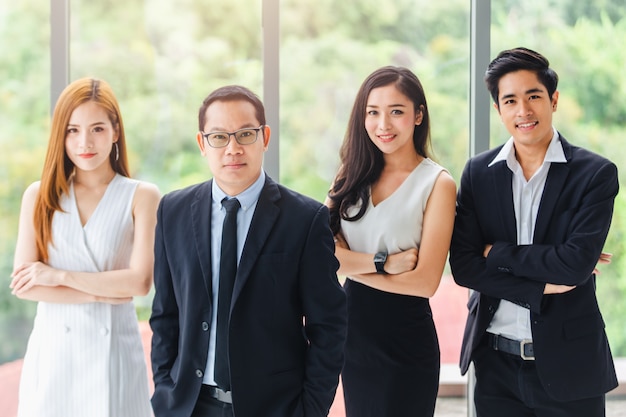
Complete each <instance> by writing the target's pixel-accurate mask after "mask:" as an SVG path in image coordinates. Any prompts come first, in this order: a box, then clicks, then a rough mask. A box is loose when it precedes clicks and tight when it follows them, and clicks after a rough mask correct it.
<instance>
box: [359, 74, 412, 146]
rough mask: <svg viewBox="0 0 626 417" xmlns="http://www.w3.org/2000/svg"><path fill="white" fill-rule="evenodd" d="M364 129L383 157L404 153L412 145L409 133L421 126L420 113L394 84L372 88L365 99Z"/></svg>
mask: <svg viewBox="0 0 626 417" xmlns="http://www.w3.org/2000/svg"><path fill="white" fill-rule="evenodd" d="M365 111H366V114H365V130H366V131H367V133H368V135H369V137H370V140H371V141H372V142H374V144H375V145H376V146H377V147H378V149H380V150H381V152H383V153H384V154H393V153H395V152H398V151H403V152H404V151H406V150H407V148H411V149H412V150H413V151H414V149H415V148H414V146H413V130H414V129H415V126H416V125H419V124H420V123H422V115H423V113H422V111H421V110H420V111H418V112H416V111H415V107H414V105H413V101H411V100H410V99H409V98H408V97H407V96H405V95H404V94H403V93H401V92H400V91H399V90H398V89H397V88H396V86H395V85H394V84H390V85H386V86H383V87H378V88H374V89H373V90H372V91H371V92H370V94H369V96H368V98H367V106H366V110H365Z"/></svg>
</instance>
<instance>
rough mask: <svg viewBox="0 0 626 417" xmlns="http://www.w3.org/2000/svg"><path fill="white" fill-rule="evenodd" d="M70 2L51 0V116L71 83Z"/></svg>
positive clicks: (67, 0) (66, 0)
mask: <svg viewBox="0 0 626 417" xmlns="http://www.w3.org/2000/svg"><path fill="white" fill-rule="evenodd" d="M69 28H70V5H69V0H50V114H52V112H53V111H54V106H55V104H56V102H57V99H58V98H59V95H60V94H61V92H62V91H63V89H64V88H65V87H66V86H67V84H68V82H69V73H70V71H69V70H70V68H69V65H70V64H69V57H70V52H69V49H70V29H69Z"/></svg>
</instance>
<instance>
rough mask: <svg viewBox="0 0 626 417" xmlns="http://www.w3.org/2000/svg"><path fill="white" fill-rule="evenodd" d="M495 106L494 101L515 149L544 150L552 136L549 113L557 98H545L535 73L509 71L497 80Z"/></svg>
mask: <svg viewBox="0 0 626 417" xmlns="http://www.w3.org/2000/svg"><path fill="white" fill-rule="evenodd" d="M498 89H499V95H498V102H499V105H497V104H494V107H495V108H496V110H498V113H499V114H500V119H501V120H502V123H503V124H504V126H505V127H506V129H507V130H508V131H509V133H510V134H511V136H512V137H513V140H514V141H515V146H516V149H519V148H520V147H524V148H527V149H532V148H539V149H547V147H548V145H549V143H550V140H551V139H552V134H553V132H552V113H554V112H555V111H556V106H557V102H558V98H559V93H558V91H555V92H554V94H553V95H552V98H550V97H549V95H548V91H547V89H546V87H545V86H544V85H543V84H542V83H541V82H540V81H539V79H538V78H537V75H536V73H534V72H532V71H527V70H520V71H515V72H510V73H508V74H506V75H504V76H503V77H502V78H501V79H500V81H499V83H498Z"/></svg>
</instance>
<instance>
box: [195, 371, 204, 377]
mask: <svg viewBox="0 0 626 417" xmlns="http://www.w3.org/2000/svg"><path fill="white" fill-rule="evenodd" d="M196 376H197V377H198V378H202V377H203V376H204V373H203V372H202V371H201V370H200V369H196Z"/></svg>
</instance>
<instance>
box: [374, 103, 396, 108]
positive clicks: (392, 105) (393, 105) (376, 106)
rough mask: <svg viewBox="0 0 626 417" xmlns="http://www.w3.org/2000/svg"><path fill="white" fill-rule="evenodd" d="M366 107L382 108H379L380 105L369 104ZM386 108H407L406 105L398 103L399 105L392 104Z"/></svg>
mask: <svg viewBox="0 0 626 417" xmlns="http://www.w3.org/2000/svg"><path fill="white" fill-rule="evenodd" d="M366 107H375V108H378V107H380V106H379V105H377V104H367V105H366ZM385 107H406V104H399V103H398V104H390V105H389V106H385Z"/></svg>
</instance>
